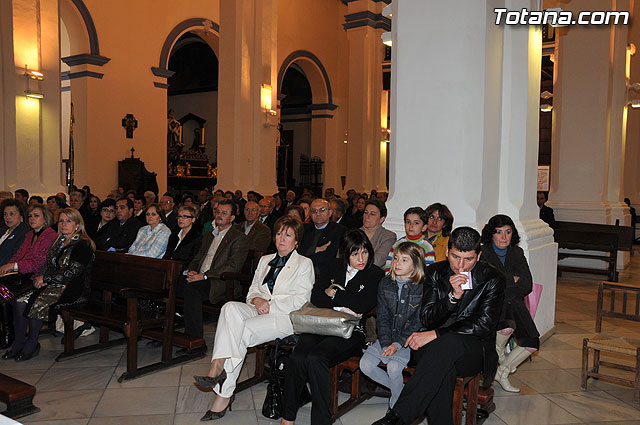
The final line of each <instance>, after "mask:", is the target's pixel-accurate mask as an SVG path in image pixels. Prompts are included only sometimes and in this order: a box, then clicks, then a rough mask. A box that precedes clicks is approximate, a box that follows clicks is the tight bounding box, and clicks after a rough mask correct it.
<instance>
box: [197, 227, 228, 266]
mask: <svg viewBox="0 0 640 425" xmlns="http://www.w3.org/2000/svg"><path fill="white" fill-rule="evenodd" d="M229 229H231V226H229V227H227V228H226V229H224V230H219V228H218V227H216V228H215V229H213V232H212V233H213V242H211V246H209V251H207V256H206V257H204V261H203V262H202V266H200V273H206V272H208V271H209V269H210V268H211V263H213V257H215V256H216V251H218V247H219V246H220V242H222V239H224V236H225V235H226V234H227V232H228V231H229Z"/></svg>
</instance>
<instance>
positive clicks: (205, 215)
mask: <svg viewBox="0 0 640 425" xmlns="http://www.w3.org/2000/svg"><path fill="white" fill-rule="evenodd" d="M198 201H199V202H200V213H199V214H198V224H199V225H200V228H202V227H203V226H204V224H205V223H207V222H209V221H211V220H213V208H212V207H211V191H209V189H207V188H204V189H202V190H201V191H200V194H199V195H198Z"/></svg>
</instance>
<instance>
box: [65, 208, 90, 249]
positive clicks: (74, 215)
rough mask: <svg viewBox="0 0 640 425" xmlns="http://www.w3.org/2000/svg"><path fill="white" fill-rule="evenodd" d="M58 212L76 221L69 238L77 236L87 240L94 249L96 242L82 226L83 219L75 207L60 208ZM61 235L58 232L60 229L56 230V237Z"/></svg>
mask: <svg viewBox="0 0 640 425" xmlns="http://www.w3.org/2000/svg"><path fill="white" fill-rule="evenodd" d="M60 214H64V215H66V216H67V217H69V220H71V221H73V222H74V223H76V226H77V227H76V231H75V232H73V235H71V238H74V237H76V236H78V237H79V238H80V239H84V240H86V241H87V242H89V245H91V249H92V250H94V251H95V250H96V244H95V243H93V241H92V240H91V238H90V237H89V235H87V231H86V230H85V228H84V220H83V218H82V214H80V212H79V211H78V210H77V209H75V208H64V209H62V210H60ZM61 235H62V233H60V230H58V237H60V236H61Z"/></svg>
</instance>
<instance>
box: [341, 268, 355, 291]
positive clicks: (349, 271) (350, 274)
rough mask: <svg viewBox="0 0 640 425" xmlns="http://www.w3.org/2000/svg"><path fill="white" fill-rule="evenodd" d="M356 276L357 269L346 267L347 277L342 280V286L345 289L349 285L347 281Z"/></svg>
mask: <svg viewBox="0 0 640 425" xmlns="http://www.w3.org/2000/svg"><path fill="white" fill-rule="evenodd" d="M356 274H358V269H356V268H354V267H351V266H350V265H348V266H347V277H346V278H345V279H344V286H345V288H346V287H347V284H348V283H349V281H350V280H351V279H353V278H354V277H356Z"/></svg>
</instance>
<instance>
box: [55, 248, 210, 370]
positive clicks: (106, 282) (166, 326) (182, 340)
mask: <svg viewBox="0 0 640 425" xmlns="http://www.w3.org/2000/svg"><path fill="white" fill-rule="evenodd" d="M181 270H182V266H181V264H180V263H177V262H175V261H169V260H160V259H155V258H146V257H138V256H133V255H126V254H118V253H114V252H104V251H97V252H96V259H95V262H94V264H93V269H92V273H91V287H92V289H94V290H99V291H101V292H102V299H101V300H93V299H92V300H89V301H87V302H86V303H85V304H82V305H77V306H67V307H63V308H61V309H60V313H61V315H62V319H63V320H64V324H65V340H64V352H63V353H62V354H60V355H59V356H58V357H57V358H56V361H62V360H65V359H70V358H74V357H77V356H81V355H84V354H87V353H92V352H95V351H100V350H105V349H107V348H110V347H112V346H114V345H117V344H121V343H124V342H126V344H127V371H126V372H125V373H123V374H122V375H121V376H120V378H119V379H118V381H119V382H122V381H123V380H129V379H133V378H137V377H139V376H142V375H145V374H148V373H151V372H155V371H157V370H161V369H166V368H168V367H171V366H174V365H176V364H179V363H183V362H186V361H189V360H192V359H194V358H199V357H203V356H204V355H205V351H204V350H203V349H202V348H204V339H203V338H195V337H191V336H188V335H185V334H181V333H178V332H174V331H173V321H174V313H175V292H176V289H175V284H176V282H177V279H178V277H179V275H180V273H181ZM114 295H116V296H117V297H119V298H120V299H124V300H126V306H124V305H122V303H118V302H115V301H116V300H115V299H114ZM138 299H143V300H153V301H158V302H162V303H164V304H165V306H166V308H165V311H164V313H158V312H148V311H140V310H139V309H138ZM74 320H81V321H88V322H91V323H92V324H94V325H98V326H100V339H99V342H98V343H97V344H94V345H91V346H88V347H82V348H79V349H75V347H74V338H73V321H74ZM110 330H116V331H119V332H122V333H123V334H124V338H119V339H116V340H111V341H110V340H109V332H110ZM141 336H142V337H149V338H152V339H158V340H161V341H162V356H161V360H160V361H159V362H156V363H153V364H151V365H148V366H144V367H138V347H137V344H138V338H139V337H141ZM174 345H177V346H180V347H185V348H188V349H189V352H188V353H187V354H185V355H182V356H179V357H176V358H174V357H173V353H172V352H173V346H174ZM198 347H200V348H201V349H199V350H198V349H196V348H198Z"/></svg>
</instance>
